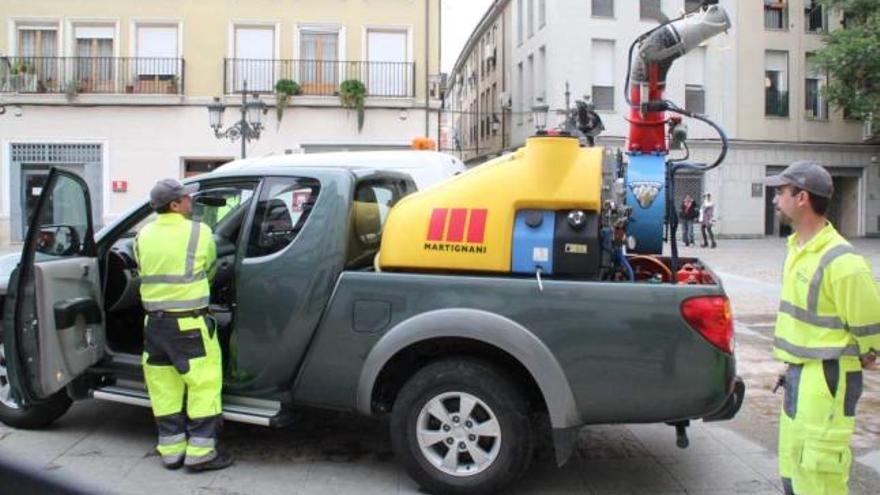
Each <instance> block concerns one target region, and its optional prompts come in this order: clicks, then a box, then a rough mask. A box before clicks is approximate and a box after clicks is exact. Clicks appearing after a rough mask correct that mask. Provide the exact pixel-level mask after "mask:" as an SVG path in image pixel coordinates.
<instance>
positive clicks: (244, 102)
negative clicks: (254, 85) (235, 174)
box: [208, 81, 268, 158]
mask: <svg viewBox="0 0 880 495" xmlns="http://www.w3.org/2000/svg"><path fill="white" fill-rule="evenodd" d="M225 110H226V106H225V105H223V102H221V101H220V97H218V96H215V97H214V101H213V102H212V103H210V104H209V105H208V125H210V126H211V129H214V136H216V137H217V139H223V138H226V139H229V140H230V141H235V140H236V139H241V157H242V158H246V157H247V151H246V146H247V142H248V141H251V140H254V141H255V140H257V139H260V132H262V130H263V115H265V114H266V112H267V111H268V109H267V108H266V103H265V102H263V101H262V100H260V95H258V94H256V93H254V94H253V95H252V96H251V98H250V100H249V99H248V94H247V81H245V82H244V83H242V87H241V119H239V121H238V122H236V123H234V124H233V125H232V126H230V127H229V128H228V129H223V112H224V111H225Z"/></svg>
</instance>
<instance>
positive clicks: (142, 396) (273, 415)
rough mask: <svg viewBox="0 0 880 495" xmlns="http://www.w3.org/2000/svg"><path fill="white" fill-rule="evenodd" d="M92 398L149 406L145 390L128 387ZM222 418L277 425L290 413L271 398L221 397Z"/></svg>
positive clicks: (100, 391)
mask: <svg viewBox="0 0 880 495" xmlns="http://www.w3.org/2000/svg"><path fill="white" fill-rule="evenodd" d="M92 398H94V399H98V400H106V401H110V402H120V403H122V404H130V405H133V406H141V407H150V397H149V395H147V392H146V391H145V390H140V389H137V388H130V387H120V386H115V385H114V386H107V387H101V388H99V389H95V390H93V391H92ZM223 418H224V419H227V420H229V421H236V422H239V423H249V424H252V425H260V426H271V427H278V426H284V425H286V424H288V423H290V419H291V418H290V415H289V414H287V413H286V412H285V411H283V410H282V409H281V403H280V402H278V401H271V400H259V399H248V398H242V397H223Z"/></svg>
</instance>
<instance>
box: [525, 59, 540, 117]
mask: <svg viewBox="0 0 880 495" xmlns="http://www.w3.org/2000/svg"><path fill="white" fill-rule="evenodd" d="M526 62H527V64H526V65H527V68H528V75H527V76H526V77H527V79H526V112H528V113H527V114H526V118H527V119H528V120H529V122H531V121H532V119H533V116H532V111H531V110H532V107H533V106H535V105H537V104H538V103H537V101H535V96H536V95H535V56H534V55H529V58H528V59H526Z"/></svg>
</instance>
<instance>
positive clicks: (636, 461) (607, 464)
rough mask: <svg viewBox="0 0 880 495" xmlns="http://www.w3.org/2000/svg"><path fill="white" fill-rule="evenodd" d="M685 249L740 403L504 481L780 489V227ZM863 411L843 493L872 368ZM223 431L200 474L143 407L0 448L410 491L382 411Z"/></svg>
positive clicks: (16, 436)
mask: <svg viewBox="0 0 880 495" xmlns="http://www.w3.org/2000/svg"><path fill="white" fill-rule="evenodd" d="M856 246H857V247H858V248H859V249H860V250H861V251H862V252H863V253H865V254H866V255H868V256H869V258H870V259H871V261H872V264H873V266H874V270H875V276H877V277H878V279H880V271H878V267H880V240H864V241H859V242H857V243H856ZM683 254H684V255H692V254H695V255H697V256H700V257H701V258H703V259H704V260H706V261H707V262H708V263H709V264H710V265H711V266H712V267H713V268H714V269H715V270H716V272H718V273H719V274H720V275H721V277H722V279H723V283H724V285H725V287H726V289H727V291H728V293H729V294H730V296H731V297H732V299H733V305H734V311H735V314H736V317H737V332H738V335H737V356H738V361H739V362H738V367H739V373H740V375H741V376H743V378H744V379H745V380H746V381H747V386H748V393H747V398H746V403H745V405H744V407H743V410H742V411H741V412H740V414H739V416H738V417H737V418H736V419H735V420H734V421H730V422H725V423H715V424H702V423H697V424H695V425H694V426H693V427H692V428H691V429H690V437H691V447H690V448H688V449H686V450H681V449H678V448H677V447H676V446H675V443H674V441H675V435H674V430H673V429H672V428H670V427H667V426H662V425H645V426H641V425H639V426H599V427H589V428H585V429H584V430H583V431H582V433H581V441H580V442H579V444H578V448H577V452H576V455H575V457H574V458H573V459H572V461H571V462H569V463H568V464H567V465H566V466H565V467H564V468H562V469H556V468H555V467H554V466H553V463H552V462H551V461H550V459H549V457H548V456H547V454H546V452H545V453H544V454H543V455H541V456H540V458H539V459H538V460H537V461H536V462H535V463H534V464H533V466H532V468H531V469H530V471H529V472H528V473H527V474H526V475H525V476H524V478H523V481H522V482H521V483H520V485H519V486H517V487H516V488H515V489H514V490H512V491H511V493H515V494H538V493H541V494H546V493H588V494H597V495H598V494H606V495H612V494H615V495H616V494H619V495H623V494H637V493H638V494H645V493H649V494H658V495H661V494H703V495H710V494H712V495H722V494H755V495H762V494H779V493H781V489H780V485H779V483H778V480H777V477H776V456H775V454H774V451H775V445H776V439H775V431H776V415H777V414H778V408H779V402H780V401H781V395H773V394H772V393H771V392H770V388H771V387H772V385H773V383H774V381H775V377H776V374H777V373H778V371H779V370H780V369H781V367H780V365H779V364H777V363H775V362H774V361H773V360H772V359H771V354H770V345H771V335H772V323H773V313H774V309H775V307H776V305H777V303H778V293H779V282H780V269H781V264H782V259H783V255H784V243H783V240H781V239H765V240H721V241H720V243H719V248H718V249H715V250H710V249H686V250H684V251H683ZM859 417H860V419H861V423H860V424H859V427H858V432H857V434H856V438H855V442H854V443H855V457H856V458H857V462H856V463H855V465H854V469H853V479H852V482H851V488H852V490H851V493H852V494H854V495H868V494H876V493H877V487H878V486H880V450H878V445H880V373H874V374H873V375H869V376H868V380H867V384H866V390H865V394H864V396H863V398H862V402H861V404H860V410H859ZM224 438H225V439H226V441H227V444H228V447H229V448H230V450H231V451H232V452H233V454H234V455H235V456H236V458H237V464H236V465H235V466H234V467H232V468H231V469H229V470H226V471H223V472H220V473H209V474H200V475H188V474H186V473H181V472H167V471H165V470H163V469H162V468H161V467H160V466H159V460H158V459H157V458H156V457H155V456H154V454H153V453H152V447H153V441H154V429H153V423H152V420H151V417H150V413H149V411H148V410H146V409H140V408H136V407H132V406H124V405H119V404H111V403H101V402H85V403H80V404H76V405H75V406H74V407H73V408H72V409H71V411H70V412H69V413H68V414H67V415H66V416H64V417H63V418H62V419H61V420H60V421H58V422H57V423H56V424H55V425H54V426H53V427H52V428H51V429H48V430H45V431H18V430H14V429H11V428H7V427H5V426H2V425H0V456H3V457H6V458H12V457H14V458H17V459H19V460H22V461H26V462H27V463H29V464H30V465H31V466H33V468H34V469H37V470H40V471H41V472H42V473H44V474H45V475H46V476H52V477H64V478H67V479H74V480H77V481H80V482H82V483H85V484H87V485H88V486H91V487H93V488H94V489H96V490H100V491H105V492H112V493H131V494H143V493H150V494H161V495H173V494H205V495H207V494H223V495H231V494H239V493H240V494H261V495H262V494H272V493H285V494H289V493H303V494H307V493H321V494H322V495H329V494H334V493H351V494H355V493H356V494H372V493H376V494H389V493H418V489H417V487H416V485H415V484H414V483H413V481H412V480H410V479H409V477H408V476H407V475H406V473H405V472H403V470H402V469H401V467H400V466H399V465H398V464H397V463H396V462H395V460H394V457H393V455H392V454H391V449H390V442H389V439H388V435H387V426H386V425H384V424H382V423H379V422H374V421H368V420H364V419H359V418H355V417H351V416H348V415H342V414H330V413H324V412H302V413H301V414H300V415H299V416H298V418H297V421H296V423H295V424H294V425H293V426H292V427H290V428H287V429H284V430H268V429H263V428H259V427H253V426H247V425H241V424H235V423H228V424H227V428H226V431H225V434H224ZM2 491H3V487H0V492H2Z"/></svg>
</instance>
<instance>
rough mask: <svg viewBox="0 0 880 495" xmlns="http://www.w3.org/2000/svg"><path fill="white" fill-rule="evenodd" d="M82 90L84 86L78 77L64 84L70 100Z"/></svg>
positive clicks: (66, 94) (65, 92)
mask: <svg viewBox="0 0 880 495" xmlns="http://www.w3.org/2000/svg"><path fill="white" fill-rule="evenodd" d="M81 90H82V86H81V85H80V82H79V81H77V80H76V79H71V80H69V81H67V84H65V85H64V96H66V97H67V99H68V100H72V99H74V98H76V96H77V95H78V94H79V92H80V91H81Z"/></svg>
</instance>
